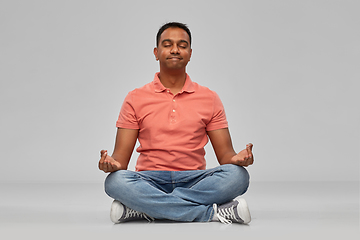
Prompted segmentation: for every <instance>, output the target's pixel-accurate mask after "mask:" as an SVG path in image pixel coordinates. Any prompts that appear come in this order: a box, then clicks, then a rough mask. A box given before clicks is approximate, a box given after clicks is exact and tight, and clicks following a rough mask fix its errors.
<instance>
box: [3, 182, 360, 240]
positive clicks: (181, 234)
mask: <svg viewBox="0 0 360 240" xmlns="http://www.w3.org/2000/svg"><path fill="white" fill-rule="evenodd" d="M0 192H1V199H0V214H1V215H0V238H1V239H125V238H132V239H169V240H170V239H201V240H202V239H209V238H210V239H217V238H221V239H227V238H228V237H229V238H230V239H344V240H345V239H346V240H348V239H360V238H359V236H360V230H359V182H305V183H304V182H301V183H300V182H292V183H284V182H272V183H263V182H253V183H251V186H250V188H249V191H248V192H247V193H246V194H245V195H244V198H245V199H246V200H247V202H248V204H249V207H250V211H251V213H252V222H251V223H250V224H249V225H239V224H232V225H224V224H221V223H217V222H211V223H169V222H155V223H150V224H148V223H146V222H132V223H125V224H117V225H114V224H112V222H111V221H110V219H109V210H110V205H111V202H112V200H111V199H110V198H109V197H107V196H106V195H105V193H104V192H103V185H102V183H76V184H74V183H38V184H35V183H32V184H30V183H27V184H21V183H16V184H14V183H12V184H8V183H1V184H0ZM4 237H5V238H4Z"/></svg>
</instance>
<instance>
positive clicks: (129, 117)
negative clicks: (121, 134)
mask: <svg viewBox="0 0 360 240" xmlns="http://www.w3.org/2000/svg"><path fill="white" fill-rule="evenodd" d="M116 127H118V128H128V129H139V123H138V121H137V118H136V112H135V106H134V102H133V100H132V92H130V93H128V95H127V96H126V97H125V100H124V102H123V104H122V106H121V110H120V114H119V118H118V120H117V121H116Z"/></svg>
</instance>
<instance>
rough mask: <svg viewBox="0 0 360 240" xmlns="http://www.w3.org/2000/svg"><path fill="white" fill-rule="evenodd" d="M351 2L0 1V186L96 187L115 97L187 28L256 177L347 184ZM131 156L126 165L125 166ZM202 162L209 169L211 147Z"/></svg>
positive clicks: (199, 65) (195, 73)
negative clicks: (157, 49) (169, 27)
mask: <svg viewBox="0 0 360 240" xmlns="http://www.w3.org/2000/svg"><path fill="white" fill-rule="evenodd" d="M359 7H360V3H359V1H349V0H346V1H340V0H339V1H334V0H332V1H320V0H312V1H309V0H302V1H285V0H275V1H267V0H259V1H226V0H223V1H193V0H192V1H181V2H174V1H171V2H169V1H155V0H154V1H79V0H78V1H76V0H75V1H74V0H71V1H67V0H62V1H45V0H44V1H39V0H33V1H17V0H12V1H10V0H1V1H0V36H1V37H0V79H1V86H0V104H1V105H0V112H1V119H0V126H1V135H0V146H1V159H2V160H1V167H0V181H2V182H14V181H15V182H16V181H17V182H22V181H27V182H36V181H39V182H56V181H60V182H65V181H67V182H102V181H103V179H104V177H105V174H104V173H102V172H100V171H99V170H98V169H97V163H98V160H99V151H100V150H101V149H108V150H109V152H112V149H113V145H114V137H115V132H116V128H115V121H116V120H117V117H118V113H119V110H120V107H121V104H122V101H123V99H124V97H125V95H126V94H127V92H129V91H131V90H132V89H134V88H136V87H140V86H142V85H144V84H146V83H148V82H149V81H152V79H153V76H154V73H155V72H156V71H158V63H157V62H156V61H155V58H154V56H153V53H152V51H153V48H154V46H155V35H156V32H157V30H158V28H159V27H160V26H161V25H162V24H164V23H166V22H168V21H181V22H184V23H187V24H188V26H189V27H190V30H191V31H192V34H193V46H192V47H193V56H192V59H191V62H190V63H189V65H188V73H189V75H190V76H191V78H192V80H193V81H196V82H198V83H199V84H201V85H205V86H208V87H209V88H211V89H213V90H215V91H216V92H217V93H218V94H219V96H220V98H221V99H222V101H223V104H224V106H225V110H226V113H227V117H228V121H229V124H230V131H231V134H232V138H233V144H234V147H235V148H236V150H237V151H240V150H241V149H243V148H244V146H245V144H246V143H248V142H252V143H254V154H255V164H254V165H253V166H251V167H249V171H250V174H251V176H252V180H253V181H358V180H359V155H360V151H359V148H360V139H359V135H360V130H359V122H360V113H359V102H360V101H359V100H360V99H359V94H358V92H359V87H360V84H359V79H360V78H359V77H360V74H359V66H360V65H359V63H360V62H359V57H360V44H359V43H360V34H359V26H360V20H359V19H360V18H359V14H358V9H359ZM136 156H137V154H136V153H134V155H133V158H132V161H131V164H130V169H134V165H135V161H136ZM207 159H208V167H213V166H216V165H217V163H216V160H215V156H214V153H213V152H212V149H211V145H210V144H209V145H208V146H207Z"/></svg>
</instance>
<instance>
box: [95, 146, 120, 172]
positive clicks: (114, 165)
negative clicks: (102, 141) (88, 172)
mask: <svg viewBox="0 0 360 240" xmlns="http://www.w3.org/2000/svg"><path fill="white" fill-rule="evenodd" d="M100 157H101V158H100V161H99V169H100V170H102V171H104V172H106V173H109V172H115V171H118V170H120V169H121V164H120V163H119V162H118V161H116V160H115V159H114V158H112V157H110V156H109V155H108V154H107V150H101V151H100Z"/></svg>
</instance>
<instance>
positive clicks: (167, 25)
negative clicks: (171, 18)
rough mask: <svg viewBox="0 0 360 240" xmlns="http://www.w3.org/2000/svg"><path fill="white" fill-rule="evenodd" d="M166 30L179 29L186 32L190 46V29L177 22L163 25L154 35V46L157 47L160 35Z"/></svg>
mask: <svg viewBox="0 0 360 240" xmlns="http://www.w3.org/2000/svg"><path fill="white" fill-rule="evenodd" d="M168 28H181V29H183V30H185V31H186V32H187V34H188V35H189V39H190V43H189V44H190V45H191V32H190V29H189V28H188V27H187V26H186V24H184V23H179V22H169V23H166V24H164V25H163V26H162V27H161V28H160V29H159V31H158V33H157V34H156V46H157V47H158V46H159V42H160V37H161V34H162V33H163V32H164V31H165V30H166V29H168Z"/></svg>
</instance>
